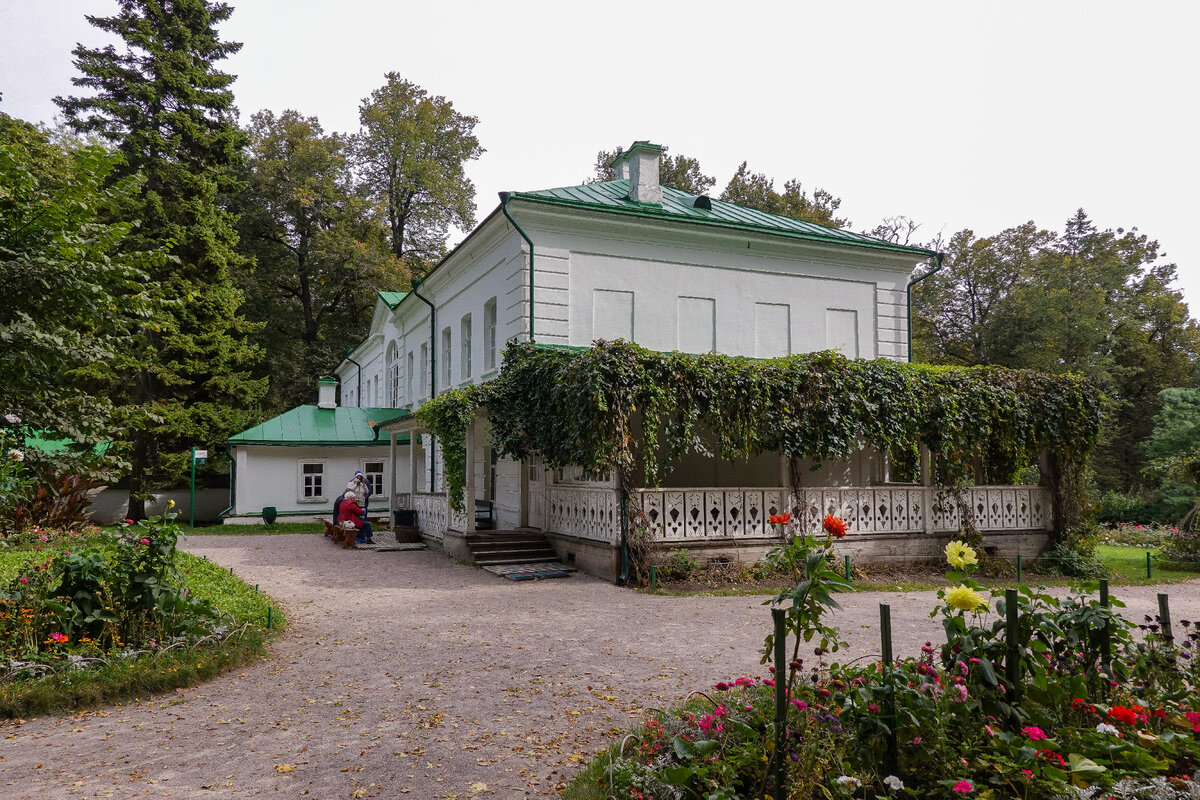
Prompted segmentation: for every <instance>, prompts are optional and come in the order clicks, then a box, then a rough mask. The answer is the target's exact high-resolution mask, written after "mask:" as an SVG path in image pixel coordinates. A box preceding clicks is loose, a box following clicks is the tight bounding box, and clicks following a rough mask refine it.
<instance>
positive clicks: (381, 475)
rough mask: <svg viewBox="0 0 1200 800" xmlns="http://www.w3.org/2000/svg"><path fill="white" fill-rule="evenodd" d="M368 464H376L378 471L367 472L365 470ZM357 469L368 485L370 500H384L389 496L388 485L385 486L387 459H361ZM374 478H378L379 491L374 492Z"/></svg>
mask: <svg viewBox="0 0 1200 800" xmlns="http://www.w3.org/2000/svg"><path fill="white" fill-rule="evenodd" d="M368 464H378V465H379V470H378V471H375V470H368V469H367V465H368ZM358 468H359V470H360V471H361V472H362V474H363V477H364V478H365V479H366V480H367V481H368V483H369V485H370V486H371V499H372V500H374V499H375V498H377V497H379V498H385V499H386V498H387V496H388V495H389V494H391V492H389V491H388V484H387V476H388V459H386V458H363V459H361V460H360V461H359V464H358ZM375 478H378V481H379V490H378V491H376V488H375V483H374V481H375Z"/></svg>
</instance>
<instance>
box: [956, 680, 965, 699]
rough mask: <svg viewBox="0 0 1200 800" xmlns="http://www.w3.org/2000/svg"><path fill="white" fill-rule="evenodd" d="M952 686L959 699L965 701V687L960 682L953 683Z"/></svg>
mask: <svg viewBox="0 0 1200 800" xmlns="http://www.w3.org/2000/svg"><path fill="white" fill-rule="evenodd" d="M954 688H955V689H957V690H958V696H959V700H961V701H962V702H964V703H965V702H967V687H966V686H963V685H962V684H961V683H960V684H957V685H955V687H954Z"/></svg>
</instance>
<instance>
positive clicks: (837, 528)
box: [821, 514, 850, 539]
mask: <svg viewBox="0 0 1200 800" xmlns="http://www.w3.org/2000/svg"><path fill="white" fill-rule="evenodd" d="M821 524H822V526H823V527H824V528H825V530H827V531H828V532H829V535H830V536H832V537H833V538H835V539H841V538H842V537H843V536H845V535H846V531H848V530H849V529H850V526H849V525H847V524H846V522H845V520H842V519H839V518H838V517H835V516H834V515H833V514H826V515H825V521H824V522H823V523H821Z"/></svg>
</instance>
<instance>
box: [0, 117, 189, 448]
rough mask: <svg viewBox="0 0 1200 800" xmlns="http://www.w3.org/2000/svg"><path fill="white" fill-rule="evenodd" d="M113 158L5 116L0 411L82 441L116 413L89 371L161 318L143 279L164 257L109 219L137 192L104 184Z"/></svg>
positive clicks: (134, 186)
mask: <svg viewBox="0 0 1200 800" xmlns="http://www.w3.org/2000/svg"><path fill="white" fill-rule="evenodd" d="M119 161H120V159H119V157H118V156H116V155H114V154H112V153H109V152H108V151H107V150H105V149H104V148H103V147H101V146H99V145H95V144H85V143H83V142H80V141H78V140H73V139H70V138H66V139H63V140H61V141H55V140H54V139H53V138H52V137H51V135H50V134H48V133H47V132H45V131H43V130H39V129H38V128H35V127H34V126H32V125H29V124H28V123H24V122H21V121H19V120H14V119H12V118H11V117H9V116H7V115H5V114H0V286H3V287H4V302H3V303H0V374H2V375H4V380H3V381H0V414H5V415H10V414H11V415H13V416H15V417H16V418H18V419H20V420H21V424H22V425H23V426H24V429H25V430H27V431H31V432H37V433H38V434H39V435H41V436H43V437H46V438H60V437H65V438H69V439H71V440H73V441H74V442H75V443H76V444H78V445H80V446H88V445H92V444H97V443H100V442H104V441H107V440H108V439H109V437H110V436H111V432H112V427H113V426H114V425H115V424H116V412H117V410H118V409H116V408H115V407H114V405H113V403H112V401H111V399H110V398H109V397H108V396H107V395H106V394H103V393H94V392H91V391H89V388H91V387H90V369H91V366H92V365H93V364H95V363H97V362H104V361H106V360H108V359H111V358H113V357H114V356H115V355H116V354H117V352H118V351H121V350H123V349H125V348H129V347H131V346H132V345H133V341H134V335H135V332H136V331H138V330H139V329H140V328H142V327H143V326H145V325H147V324H150V323H151V322H153V321H154V320H155V319H156V317H155V311H156V306H155V304H154V302H153V301H152V300H151V298H150V292H149V287H148V283H147V281H148V273H149V271H150V270H152V269H154V268H157V267H159V266H160V265H162V264H163V263H165V262H166V257H165V255H164V252H163V251H162V250H161V249H160V250H149V251H143V250H136V249H129V248H126V247H124V245H125V241H126V239H127V237H128V236H129V232H130V228H131V226H130V224H129V223H127V222H112V221H109V220H108V218H109V213H110V212H111V211H112V209H113V208H114V207H117V206H120V205H121V204H123V203H124V202H126V201H127V200H128V198H129V197H130V196H132V195H134V194H135V193H136V192H137V191H138V183H139V180H138V178H137V177H136V176H130V177H127V178H124V179H121V180H117V181H111V182H110V180H109V179H110V177H111V176H112V174H113V172H114V171H115V169H116V167H117V164H118V162H119Z"/></svg>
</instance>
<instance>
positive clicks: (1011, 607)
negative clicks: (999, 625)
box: [1004, 589, 1021, 702]
mask: <svg viewBox="0 0 1200 800" xmlns="http://www.w3.org/2000/svg"><path fill="white" fill-rule="evenodd" d="M1020 636H1021V631H1020V596H1019V593H1018V592H1017V590H1016V589H1005V590H1004V645H1005V654H1004V677H1006V678H1008V682H1009V683H1010V684H1012V693H1013V698H1012V699H1013V701H1014V702H1015V701H1017V700H1020V699H1021V689H1020V686H1021V650H1020V646H1021V642H1020Z"/></svg>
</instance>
